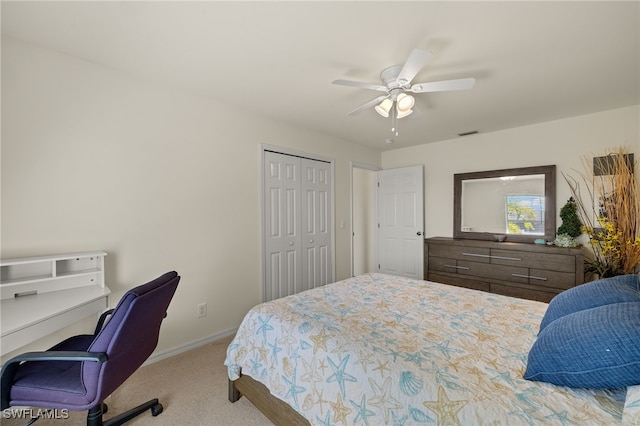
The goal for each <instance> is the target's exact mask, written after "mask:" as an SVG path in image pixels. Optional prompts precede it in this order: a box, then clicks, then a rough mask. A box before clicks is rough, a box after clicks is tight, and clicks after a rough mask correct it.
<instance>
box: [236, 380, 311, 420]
mask: <svg viewBox="0 0 640 426" xmlns="http://www.w3.org/2000/svg"><path fill="white" fill-rule="evenodd" d="M242 396H245V397H247V399H248V400H249V401H251V403H252V404H253V405H254V406H255V407H256V408H257V409H258V410H260V411H261V412H262V414H264V415H265V416H267V418H268V419H269V420H271V421H272V422H273V423H274V424H275V425H278V426H279V425H282V426H310V423H309V421H308V420H307V419H305V418H304V417H302V415H300V413H298V412H297V411H296V410H294V409H293V408H291V407H290V406H289V405H288V404H287V403H285V402H284V401H282V400H281V399H279V398H276V397H275V396H273V395H272V394H271V392H269V389H267V387H266V386H265V385H263V384H262V383H260V382H258V381H256V380H254V379H253V378H251V377H249V376H240V378H239V379H237V380H229V401H231V402H236V401H237V400H239V399H240V398H241V397H242Z"/></svg>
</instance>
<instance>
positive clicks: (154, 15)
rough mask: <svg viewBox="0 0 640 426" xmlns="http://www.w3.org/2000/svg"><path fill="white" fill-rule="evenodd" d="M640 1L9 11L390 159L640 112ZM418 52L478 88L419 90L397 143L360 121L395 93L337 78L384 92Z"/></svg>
mask: <svg viewBox="0 0 640 426" xmlns="http://www.w3.org/2000/svg"><path fill="white" fill-rule="evenodd" d="M639 6H640V3H639V2H638V1H625V2H612V1H586V2H585V1H569V2H551V1H547V2H541V1H534V2H526V1H512V2H504V1H501V2H485V1H472V2H457V1H453V2H452V1H449V2H434V1H429V2H397V1H393V2H364V1H358V2H344V1H339V2H271V1H260V2H238V1H234V2H204V1H199V2H152V1H146V2H90V1H85V2H52V1H46V2H8V1H2V6H1V7H2V9H1V14H2V35H3V36H11V37H14V38H17V39H21V40H24V41H27V42H31V43H35V44H38V45H41V46H44V47H48V48H52V49H56V50H58V51H61V52H64V53H67V54H70V55H73V56H76V57H79V58H83V59H86V60H88V61H91V62H95V63H99V64H102V65H104V66H107V67H110V68H114V69H118V70H122V71H125V72H127V73H131V74H135V75H138V76H142V77H144V78H147V79H151V80H153V81H156V82H159V83H162V84H167V85H172V86H175V87H178V88H182V89H185V90H188V91H192V92H196V93H199V94H201V95H203V96H207V97H210V98H212V99H216V100H218V101H221V102H224V103H227V104H235V105H238V106H241V107H243V108H246V109H247V110H252V111H254V112H256V113H259V114H263V115H265V116H268V117H271V118H274V119H276V120H279V121H283V122H288V123H292V124H294V125H298V126H303V127H305V128H309V129H313V130H315V131H320V132H325V133H328V134H331V135H334V136H337V137H340V138H343V139H346V140H350V141H353V142H356V143H360V144H364V145H367V146H370V147H372V148H375V149H378V150H386V149H396V148H399V147H405V146H411V145H419V144H423V143H428V142H434V141H440V140H447V139H453V138H456V137H458V136H457V134H458V133H460V132H467V131H471V130H478V131H480V132H483V133H486V132H491V131H496V130H501V129H507V128H512V127H519V126H524V125H528V124H534V123H539V122H544V121H550V120H555V119H561V118H565V117H570V116H575V115H580V114H586V113H591V112H597V111H603V110H607V109H612V108H618V107H624V106H629V105H637V104H639V103H640V89H639V87H640V31H639V29H640V8H639ZM416 47H417V48H421V49H425V50H430V51H431V52H432V53H433V57H432V58H431V59H430V61H429V63H428V64H427V65H426V66H425V67H424V68H423V70H422V71H421V72H420V73H419V74H418V75H417V76H416V78H415V79H414V83H417V82H428V81H436V80H444V79H454V78H464V77H475V78H476V85H475V87H474V88H473V89H472V90H470V91H456V92H443V93H425V94H418V95H416V98H417V102H416V107H417V108H418V109H419V113H418V114H413V115H412V116H410V117H408V118H404V119H402V120H400V122H399V130H400V135H399V136H397V137H395V136H394V135H392V133H391V132H390V127H391V126H390V125H391V119H390V118H389V119H385V118H382V117H380V116H379V115H377V114H376V113H375V112H374V111H373V109H371V110H367V111H364V112H362V113H361V114H359V115H356V116H348V115H347V113H348V112H350V111H351V110H353V109H355V108H356V107H357V106H359V105H361V104H363V103H364V102H366V101H368V100H370V99H373V98H375V97H377V96H378V95H379V94H380V92H375V91H372V90H366V89H359V88H353V87H345V86H337V85H332V84H331V81H332V80H334V79H337V78H343V79H349V80H359V81H366V82H371V83H375V84H377V83H379V82H380V80H379V74H380V71H382V70H383V69H384V68H386V67H389V66H391V65H396V64H402V63H404V61H405V59H406V58H407V57H408V56H409V54H410V52H411V50H412V49H413V48H416ZM467 137H473V136H467ZM387 139H393V140H394V143H393V144H390V145H387V144H386V143H385V140H387Z"/></svg>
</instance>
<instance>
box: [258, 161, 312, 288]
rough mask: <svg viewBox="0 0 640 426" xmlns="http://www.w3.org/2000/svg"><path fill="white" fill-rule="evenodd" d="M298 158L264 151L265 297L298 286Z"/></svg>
mask: <svg viewBox="0 0 640 426" xmlns="http://www.w3.org/2000/svg"><path fill="white" fill-rule="evenodd" d="M300 188H301V185H300V158H298V157H292V156H289V155H283V154H279V153H275V152H268V151H266V152H265V153H264V215H265V220H264V225H265V229H264V232H265V259H264V263H265V288H264V290H265V292H264V299H265V300H273V299H277V298H279V297H283V296H287V295H289V294H293V293H297V292H298V291H301V290H302V289H303V288H302V287H301V285H302V259H301V242H302V239H301V235H300V229H301V228H300Z"/></svg>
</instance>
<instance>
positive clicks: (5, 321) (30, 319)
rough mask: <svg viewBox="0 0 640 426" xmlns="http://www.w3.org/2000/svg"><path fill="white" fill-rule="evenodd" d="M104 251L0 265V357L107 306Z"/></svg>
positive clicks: (34, 258)
mask: <svg viewBox="0 0 640 426" xmlns="http://www.w3.org/2000/svg"><path fill="white" fill-rule="evenodd" d="M104 256H106V253H105V252H102V251H95V252H86V253H71V254H66V255H55V256H41V257H32V258H21V259H9V260H2V261H1V262H0V267H1V274H0V293H1V298H2V301H1V305H0V319H1V322H0V328H1V336H0V354H2V355H4V354H6V353H8V352H11V351H14V350H16V349H19V348H20V347H22V346H24V345H26V344H28V343H31V342H33V341H35V340H38V339H40V338H42V337H45V336H47V335H49V334H51V333H53V332H55V331H57V330H60V329H62V328H64V327H67V326H69V325H71V324H73V323H75V322H77V321H80V320H82V319H84V318H87V317H89V316H91V315H95V314H98V313H100V312H102V311H104V310H105V309H106V308H107V307H108V296H109V293H111V291H110V290H109V288H108V287H107V286H106V285H105V284H104Z"/></svg>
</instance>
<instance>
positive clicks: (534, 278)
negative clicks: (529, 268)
mask: <svg viewBox="0 0 640 426" xmlns="http://www.w3.org/2000/svg"><path fill="white" fill-rule="evenodd" d="M529 278H531V279H532V280H538V281H547V278H545V277H536V276H535V275H529Z"/></svg>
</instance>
